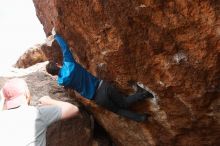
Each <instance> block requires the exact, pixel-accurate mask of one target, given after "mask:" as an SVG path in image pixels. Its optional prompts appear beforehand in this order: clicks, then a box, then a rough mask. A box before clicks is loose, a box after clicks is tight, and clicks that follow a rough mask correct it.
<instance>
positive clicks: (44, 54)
mask: <svg viewBox="0 0 220 146" xmlns="http://www.w3.org/2000/svg"><path fill="white" fill-rule="evenodd" d="M57 45H58V44H55V43H53V44H52V46H51V47H49V46H47V45H46V43H43V44H38V45H35V46H34V47H31V48H30V49H28V50H27V51H26V52H25V53H24V54H23V55H22V56H20V58H19V59H18V61H17V62H16V63H15V65H14V66H15V67H17V68H27V67H30V66H32V65H34V64H37V63H40V62H44V61H47V60H49V61H56V62H58V63H61V61H62V54H61V51H60V50H59V49H58V46H57ZM53 48H57V49H56V51H55V52H54V50H53ZM51 52H54V53H51Z"/></svg>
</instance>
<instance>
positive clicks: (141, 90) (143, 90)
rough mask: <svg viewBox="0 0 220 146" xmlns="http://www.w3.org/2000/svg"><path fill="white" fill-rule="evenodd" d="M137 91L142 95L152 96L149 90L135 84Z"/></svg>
mask: <svg viewBox="0 0 220 146" xmlns="http://www.w3.org/2000/svg"><path fill="white" fill-rule="evenodd" d="M136 88H137V91H136V93H143V96H144V97H145V98H154V96H153V94H151V93H150V92H149V91H147V90H145V89H144V88H142V87H140V86H139V85H137V84H136Z"/></svg>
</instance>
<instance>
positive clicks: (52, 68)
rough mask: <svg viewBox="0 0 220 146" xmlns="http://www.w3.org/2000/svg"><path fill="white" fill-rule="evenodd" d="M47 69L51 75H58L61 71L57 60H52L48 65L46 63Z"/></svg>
mask: <svg viewBox="0 0 220 146" xmlns="http://www.w3.org/2000/svg"><path fill="white" fill-rule="evenodd" d="M46 70H47V72H48V73H49V74H51V75H53V76H54V75H58V73H59V71H60V67H59V66H57V63H56V62H52V61H50V62H49V63H48V64H47V65H46Z"/></svg>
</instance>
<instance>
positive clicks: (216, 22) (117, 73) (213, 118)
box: [33, 0, 220, 146]
mask: <svg viewBox="0 0 220 146" xmlns="http://www.w3.org/2000/svg"><path fill="white" fill-rule="evenodd" d="M33 2H34V4H35V8H36V13H37V16H38V18H39V20H40V22H41V23H42V25H43V26H44V31H45V33H46V34H47V35H49V34H50V31H51V30H52V27H53V26H55V28H56V30H57V32H58V33H59V34H61V35H62V36H63V37H64V38H65V39H66V41H67V42H68V44H69V46H70V47H71V50H72V52H73V54H74V56H75V57H76V59H77V60H78V61H79V62H80V64H82V65H83V66H84V67H85V68H87V69H88V70H89V71H90V72H91V73H92V74H94V75H97V76H99V77H101V78H103V79H106V80H113V81H116V82H117V83H118V84H119V86H120V87H121V88H122V89H123V90H124V91H125V92H131V91H132V89H131V87H130V86H129V82H130V81H134V82H139V83H140V84H142V85H143V86H144V87H145V88H146V89H148V90H150V91H152V92H153V93H154V94H155V96H156V98H155V99H154V100H152V101H146V102H143V103H139V104H137V105H136V106H134V107H133V108H134V109H135V110H137V111H140V112H144V111H146V112H150V113H151V114H152V120H151V121H149V122H146V123H136V122H133V121H128V120H127V119H123V118H121V117H118V116H117V115H114V114H112V113H110V112H108V111H106V110H103V109H102V108H101V107H96V106H95V107H94V108H92V109H93V113H94V116H95V117H96V119H97V120H98V121H99V123H100V124H101V125H102V126H103V127H104V128H105V129H106V130H107V132H108V133H109V134H110V135H111V137H112V138H113V140H114V141H115V142H116V143H117V145H126V146H140V145H141V146H148V145H150V146H154V145H166V146H168V145H172V146H186V145H189V146H203V145H204V146H208V145H210V146H217V145H220V141H219V139H220V129H219V127H220V113H219V112H220V98H219V96H220V67H219V66H220V1H219V0H202V1H201V0H193V1H188V0H148V1H146V0H133V1H127V0H113V1H109V0H85V1H81V0H33ZM56 50H59V49H56ZM56 50H54V51H51V54H56V53H57V51H56ZM58 58H59V57H58ZM88 102H89V101H88ZM88 104H90V103H88Z"/></svg>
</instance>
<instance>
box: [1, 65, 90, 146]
mask: <svg viewBox="0 0 220 146" xmlns="http://www.w3.org/2000/svg"><path fill="white" fill-rule="evenodd" d="M44 64H45V63H44ZM44 66H45V65H44ZM35 68H36V66H35ZM44 68H45V67H44ZM37 70H38V69H37ZM21 72H23V73H25V71H24V70H22V71H19V70H17V73H16V72H14V75H12V76H10V77H0V87H2V86H3V84H4V83H5V82H6V81H7V80H8V79H9V78H13V77H17V75H18V74H19V78H23V79H25V80H26V82H27V84H28V87H29V90H30V92H31V96H32V101H31V105H34V106H35V105H36V104H37V103H38V102H37V101H38V99H39V98H40V97H42V96H45V95H49V96H51V97H52V98H54V99H59V100H62V101H68V102H71V103H73V104H76V102H75V101H74V100H73V98H70V96H69V95H68V94H66V93H65V91H64V89H63V88H62V87H59V86H58V85H57V83H56V80H55V79H53V78H51V77H50V76H49V75H48V74H46V73H45V72H44V71H36V72H32V73H29V74H24V75H22V73H21ZM72 125H75V126H72ZM93 140H94V138H93V126H92V125H91V119H90V116H89V115H88V114H87V113H86V112H85V111H81V114H80V115H79V116H77V117H75V118H71V119H68V120H65V121H59V122H56V123H54V124H52V125H51V126H50V127H49V128H48V130H47V146H61V145H65V146H79V145H82V146H88V145H89V144H90V143H91V142H92V141H93Z"/></svg>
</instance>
